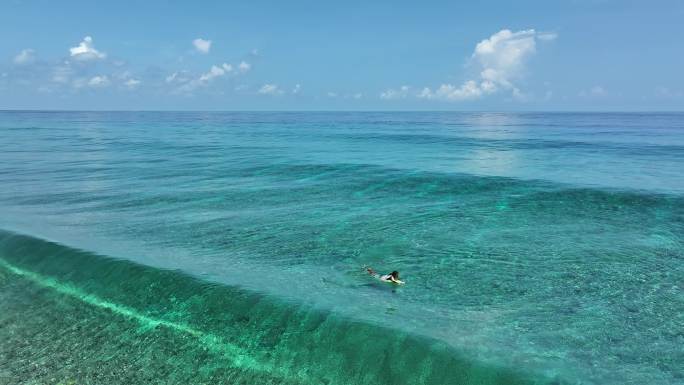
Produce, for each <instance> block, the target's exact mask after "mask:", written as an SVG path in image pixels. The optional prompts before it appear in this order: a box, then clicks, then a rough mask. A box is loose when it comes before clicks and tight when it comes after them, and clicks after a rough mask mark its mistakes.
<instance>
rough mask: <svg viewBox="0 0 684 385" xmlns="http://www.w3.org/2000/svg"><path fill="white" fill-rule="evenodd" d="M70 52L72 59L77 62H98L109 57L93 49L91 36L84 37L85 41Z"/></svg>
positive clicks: (70, 49)
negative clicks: (97, 60)
mask: <svg viewBox="0 0 684 385" xmlns="http://www.w3.org/2000/svg"><path fill="white" fill-rule="evenodd" d="M69 52H70V53H71V57H73V58H74V59H77V60H96V59H104V58H105V57H107V54H106V53H104V52H100V51H98V50H96V49H95V47H93V38H92V37H90V36H86V37H84V38H83V41H82V42H81V43H79V45H77V46H76V47H71V48H69Z"/></svg>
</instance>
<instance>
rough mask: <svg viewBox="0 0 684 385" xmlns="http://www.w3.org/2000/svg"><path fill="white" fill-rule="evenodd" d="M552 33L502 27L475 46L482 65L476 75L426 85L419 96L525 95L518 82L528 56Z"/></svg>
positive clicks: (474, 61)
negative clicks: (459, 81) (458, 82)
mask: <svg viewBox="0 0 684 385" xmlns="http://www.w3.org/2000/svg"><path fill="white" fill-rule="evenodd" d="M555 38H556V34H553V33H540V32H537V31H535V30H534V29H528V30H523V31H517V32H512V31H510V30H508V29H504V30H501V31H499V32H497V33H495V34H493V35H492V36H490V37H489V38H487V39H484V40H482V41H480V42H479V43H478V44H477V45H476V46H475V51H474V52H473V54H472V56H471V63H472V64H473V65H475V66H477V68H478V69H479V76H478V77H477V78H476V79H469V80H466V81H465V82H464V83H463V84H461V85H460V86H455V85H452V84H442V85H441V86H439V88H437V89H436V90H434V91H433V90H432V89H430V88H427V87H426V88H424V89H423V90H422V91H421V92H420V93H419V94H418V96H419V97H421V98H424V99H437V100H447V101H461V100H472V99H478V98H481V97H483V96H485V95H489V94H493V93H496V92H499V91H501V90H507V91H510V92H511V94H512V95H513V97H515V98H518V99H521V98H523V95H522V92H521V91H520V89H518V87H516V85H515V82H516V80H518V79H519V78H520V77H522V75H523V74H524V71H525V65H526V63H527V60H528V59H529V58H530V57H531V56H532V55H534V53H535V52H536V50H537V41H538V40H543V41H550V40H554V39H555Z"/></svg>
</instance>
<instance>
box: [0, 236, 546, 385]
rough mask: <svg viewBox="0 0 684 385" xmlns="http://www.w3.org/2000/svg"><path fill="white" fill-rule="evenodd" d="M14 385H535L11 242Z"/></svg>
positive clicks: (433, 350) (181, 282)
mask: <svg viewBox="0 0 684 385" xmlns="http://www.w3.org/2000/svg"><path fill="white" fill-rule="evenodd" d="M0 305H1V306H2V309H3V312H2V314H0V325H2V328H0V337H1V338H2V341H3V343H2V344H1V345H0V359H1V362H3V364H2V367H0V374H2V376H1V377H0V380H2V379H8V380H9V382H7V383H13V384H16V383H53V382H56V381H57V382H59V383H77V382H78V383H81V382H85V383H90V382H96V383H106V384H134V383H146V382H152V383H161V382H163V383H168V382H173V383H186V384H187V383H193V384H199V383H230V384H237V383H241V384H331V385H332V384H447V383H448V384H456V383H458V384H533V383H551V381H549V380H544V379H543V378H536V379H532V378H525V377H523V376H522V375H520V374H518V373H515V372H513V371H512V370H509V369H502V368H496V367H491V366H484V365H478V364H477V363H475V362H472V361H470V360H467V359H465V358H464V357H462V356H459V355H458V354H457V353H456V352H455V351H454V350H453V349H450V348H449V347H447V346H446V345H445V344H443V343H440V342H437V341H433V340H428V339H424V338H417V337H415V336H411V335H408V334H406V333H401V332H396V331H392V330H388V329H383V328H379V327H376V326H372V325H368V324H363V323H358V322H353V321H350V320H348V319H345V318H344V317H338V316H335V315H333V314H331V313H329V312H321V311H316V310H313V309H310V308H306V307H300V306H292V305H288V304H283V303H280V302H278V301H273V300H270V299H268V298H266V297H264V296H262V295H257V294H253V293H250V292H246V291H244V290H240V289H237V288H231V287H227V286H224V285H215V284H208V283H206V282H202V281H200V280H197V279H193V278H192V277H189V276H187V275H184V274H182V273H178V272H173V271H163V270H158V269H154V268H149V267H144V266H141V265H136V264H133V263H130V262H126V261H120V260H113V259H110V258H105V257H100V256H97V255H93V254H91V253H87V252H84V251H79V250H74V249H71V248H68V247H64V246H61V245H58V244H55V243H51V242H46V241H43V240H39V239H36V238H32V237H28V236H21V235H15V234H11V233H7V232H0Z"/></svg>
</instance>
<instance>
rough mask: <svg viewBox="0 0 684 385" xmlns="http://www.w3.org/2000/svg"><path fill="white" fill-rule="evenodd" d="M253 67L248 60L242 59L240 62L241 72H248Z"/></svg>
mask: <svg viewBox="0 0 684 385" xmlns="http://www.w3.org/2000/svg"><path fill="white" fill-rule="evenodd" d="M251 68H252V66H251V65H250V64H249V63H247V62H246V61H241V62H240V64H238V69H239V70H240V72H247V71H249V70H250V69H251Z"/></svg>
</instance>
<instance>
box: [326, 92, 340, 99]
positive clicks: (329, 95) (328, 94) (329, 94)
mask: <svg viewBox="0 0 684 385" xmlns="http://www.w3.org/2000/svg"><path fill="white" fill-rule="evenodd" d="M326 95H327V96H328V97H329V98H336V97H337V92H332V91H329V92H328V93H327V94H326Z"/></svg>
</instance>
